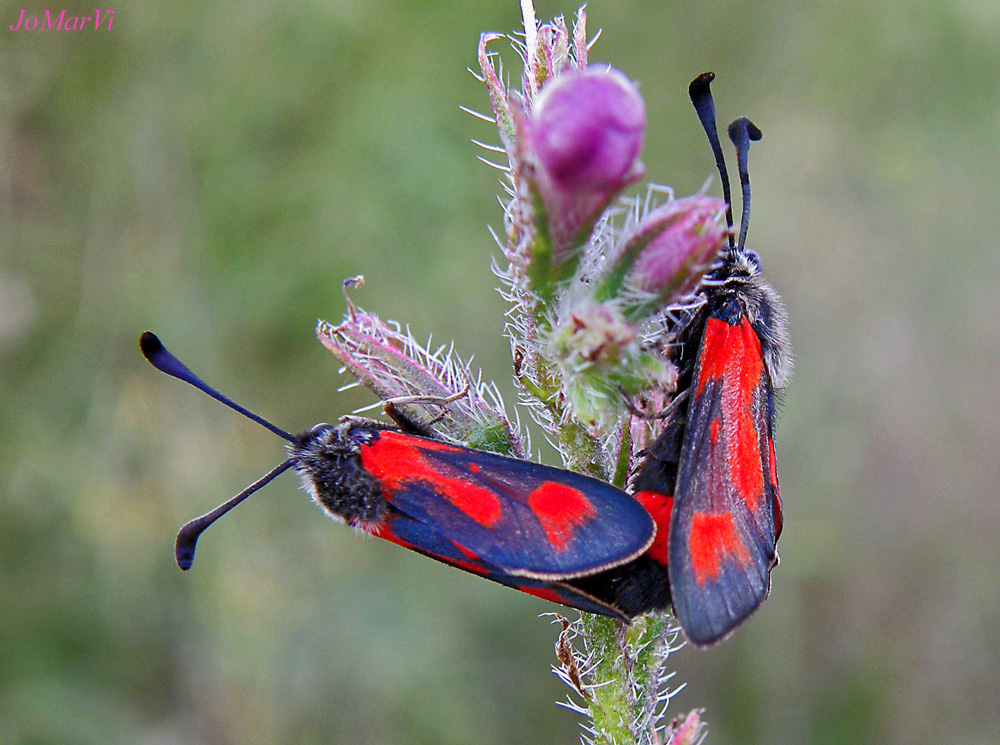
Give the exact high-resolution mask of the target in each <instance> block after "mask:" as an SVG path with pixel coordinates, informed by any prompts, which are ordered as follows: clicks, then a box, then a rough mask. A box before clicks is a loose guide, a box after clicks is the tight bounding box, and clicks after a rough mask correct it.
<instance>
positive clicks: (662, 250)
mask: <svg viewBox="0 0 1000 745" xmlns="http://www.w3.org/2000/svg"><path fill="white" fill-rule="evenodd" d="M725 211H726V203H725V202H723V201H722V200H721V199H715V198H714V197H706V196H704V195H697V196H693V197H688V198H687V199H680V200H677V201H674V202H670V203H668V204H665V205H663V206H662V207H659V208H657V209H655V210H653V211H652V212H650V213H649V214H648V215H646V217H645V219H643V220H642V221H641V222H640V223H639V226H638V229H637V231H636V235H635V236H633V239H635V240H639V241H642V242H645V243H646V245H645V247H644V248H642V250H641V252H640V253H639V255H638V256H637V257H636V260H635V263H634V264H633V265H632V271H631V272H630V273H629V278H628V282H629V284H630V285H632V286H633V287H635V288H637V289H640V290H645V291H646V292H652V293H657V294H663V293H664V291H667V292H670V293H672V294H674V295H684V294H687V293H688V292H691V291H692V290H693V289H694V288H695V287H696V286H697V285H698V282H699V281H700V280H701V277H702V275H703V274H704V273H705V270H706V269H708V267H709V266H711V265H712V262H713V261H714V260H715V257H716V255H717V254H718V253H719V249H720V248H722V244H723V243H724V242H725V240H726V236H727V234H728V229H727V228H726V223H725V222H724V221H723V220H720V219H719V216H720V215H722V214H724V213H725ZM647 241H648V242H647Z"/></svg>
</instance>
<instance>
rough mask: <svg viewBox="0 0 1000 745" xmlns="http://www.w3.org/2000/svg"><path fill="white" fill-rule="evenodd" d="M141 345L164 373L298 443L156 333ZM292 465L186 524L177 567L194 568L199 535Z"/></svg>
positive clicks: (145, 336)
mask: <svg viewBox="0 0 1000 745" xmlns="http://www.w3.org/2000/svg"><path fill="white" fill-rule="evenodd" d="M139 348H140V349H141V350H142V355H143V356H144V357H145V358H146V359H147V360H149V363H150V364H151V365H152V366H153V367H155V368H156V369H157V370H159V371H160V372H163V373H166V374H167V375H170V376H172V377H174V378H177V379H178V380H183V381H184V382H185V383H190V384H191V385H193V386H194V387H195V388H197V389H198V390H199V391H201V392H202V393H207V394H208V395H209V396H211V397H212V398H214V399H215V400H216V401H221V402H222V403H224V404H225V405H226V406H228V407H229V408H230V409H233V410H234V411H238V412H239V413H240V414H242V415H243V416H245V417H247V418H248V419H252V420H253V421H255V422H257V424H259V425H261V426H262V427H266V428H267V429H269V430H271V431H272V432H273V433H274V434H276V435H278V437H283V438H284V439H286V440H288V441H289V442H298V438H297V437H295V436H294V435H291V434H289V433H288V432H286V431H285V430H283V429H281V428H280V427H276V426H275V425H273V424H271V423H270V422H269V421H267V420H266V419H264V417H262V416H258V415H257V414H254V413H253V412H252V411H249V410H248V409H244V408H243V407H242V406H240V405H239V404H238V403H236V402H235V401H233V400H232V399H230V398H228V397H226V396H223V395H222V394H221V393H219V392H218V391H217V390H215V389H214V388H212V387H211V386H210V385H208V384H207V383H205V381H203V380H202V379H201V378H199V377H198V376H197V375H195V374H194V373H193V372H191V371H190V370H189V369H188V367H187V366H186V365H185V364H184V363H183V362H181V361H180V360H179V359H177V358H176V357H174V356H173V355H172V354H171V353H170V352H168V351H167V348H166V347H164V346H163V343H162V342H161V341H160V340H159V339H158V338H157V336H156V334H153V333H151V332H149V331H147V332H145V333H144V334H143V335H142V336H141V337H139ZM292 465H293V463H292V461H291V459H289V460H286V461H284V462H283V463H281V464H280V465H278V466H277V467H275V468H274V469H272V470H271V472H270V473H268V474H266V475H265V476H263V477H261V478H260V479H258V480H257V481H255V482H254V483H253V484H251V485H250V486H248V487H247V488H246V489H244V490H243V491H241V492H240V493H239V494H237V495H236V496H235V497H233V498H232V499H229V500H227V501H225V502H223V503H222V504H220V505H219V506H218V507H216V508H215V509H214V510H212V511H211V512H208V513H206V514H204V515H202V516H201V517H199V518H196V519H194V520H192V521H191V522H189V523H187V524H186V525H184V526H183V527H182V528H181V529H180V531H179V532H178V533H177V541H176V543H175V544H174V557H175V558H176V559H177V566H179V567H180V568H181V569H182V570H184V571H187V570H188V569H190V568H191V564H192V563H193V562H194V551H195V548H196V547H197V544H198V537H199V536H200V535H201V534H202V533H204V532H205V530H206V529H207V528H208V527H209V526H210V525H211V524H212V523H214V522H215V521H216V520H218V519H219V518H220V517H222V516H223V515H225V514H226V513H227V512H229V510H231V509H232V508H233V507H235V506H236V505H238V504H239V503H240V502H242V501H243V500H244V499H246V498H247V497H249V496H250V495H251V494H253V493H254V492H255V491H257V490H258V489H260V488H261V487H262V486H265V485H267V484H269V483H270V482H271V481H273V480H274V479H275V478H276V477H277V476H279V475H280V474H282V473H284V472H285V471H287V470H288V469H289V468H291V466H292Z"/></svg>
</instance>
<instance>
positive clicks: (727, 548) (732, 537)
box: [688, 512, 751, 586]
mask: <svg viewBox="0 0 1000 745" xmlns="http://www.w3.org/2000/svg"><path fill="white" fill-rule="evenodd" d="M688 550H689V552H690V556H691V570H692V571H693V572H694V579H695V581H696V582H697V583H698V584H699V585H701V586H704V584H705V583H706V582H707V581H709V580H716V579H718V577H719V566H720V564H721V562H722V561H723V560H728V559H735V560H736V561H737V562H739V563H740V564H749V563H750V561H751V558H750V553H749V552H748V551H747V548H746V546H744V545H743V541H742V540H741V539H740V537H739V536H738V535H736V528H735V527H734V525H733V516H732V515H730V514H729V513H727V512H723V513H711V512H696V513H694V515H693V516H692V518H691V533H690V535H689V536H688Z"/></svg>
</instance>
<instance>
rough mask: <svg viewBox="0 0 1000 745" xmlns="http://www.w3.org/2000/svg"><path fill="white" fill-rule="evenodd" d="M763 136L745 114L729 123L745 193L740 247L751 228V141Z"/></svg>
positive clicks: (742, 189) (744, 242)
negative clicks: (749, 164) (749, 163)
mask: <svg viewBox="0 0 1000 745" xmlns="http://www.w3.org/2000/svg"><path fill="white" fill-rule="evenodd" d="M763 136H764V135H763V133H762V132H761V131H760V130H759V129H758V128H757V126H756V125H755V124H754V123H753V122H752V121H750V120H749V119H747V118H746V117H745V116H741V117H740V118H739V119H737V120H735V121H734V122H733V123H732V124H730V125H729V139H730V140H732V141H733V144H734V145H735V146H736V165H737V168H739V171H740V190H741V192H742V193H743V210H742V212H741V213H740V242H739V244H738V245H739V247H740V248H743V247H744V246H746V242H747V230H749V229H750V169H749V167H748V165H747V164H748V161H749V158H750V143H751V142H757V141H758V140H759V139H760V138H761V137H763Z"/></svg>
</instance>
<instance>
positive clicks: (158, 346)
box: [139, 331, 297, 442]
mask: <svg viewBox="0 0 1000 745" xmlns="http://www.w3.org/2000/svg"><path fill="white" fill-rule="evenodd" d="M139 349H141V350H142V356H143V357H145V358H146V359H147V360H149V364H151V365H152V366H153V367H155V368H156V369H157V370H159V371H160V372H162V373H166V374H167V375H170V376H172V377H174V378H177V379H178V380H183V381H184V382H185V383H190V384H191V385H193V386H194V387H195V388H197V389H198V390H199V391H201V392H202V393H207V394H208V395H209V396H211V397H212V398H214V399H215V400H216V401H221V402H222V403H224V404H225V405H226V406H228V407H229V408H230V409H233V410H234V411H238V412H239V413H241V414H242V415H243V416H245V417H246V418H247V419H252V420H253V421H255V422H257V424H259V425H261V426H262V427H266V428H267V429H269V430H271V431H272V432H274V434H276V435H277V436H278V437H283V438H284V439H286V440H288V441H289V442H296V440H297V438H296V437H295V436H294V435H290V434H289V433H288V432H285V430H283V429H281V428H280V427H276V426H275V425H273V424H271V423H270V422H269V421H267V420H266V419H265V418H264V417H262V416H258V415H257V414H254V413H253V412H252V411H249V410H248V409H244V408H243V407H242V406H240V405H239V404H238V403H236V402H235V401H233V400H232V399H230V398H227V397H226V396H223V395H222V394H221V393H219V392H218V391H217V390H215V389H214V388H212V387H211V386H210V385H208V384H207V383H205V381H203V380H202V379H201V378H199V377H198V376H197V375H195V374H194V373H193V372H191V371H190V370H189V369H188V368H187V366H186V365H185V364H184V363H183V362H181V361H180V360H179V359H177V358H176V357H174V356H173V355H172V354H170V352H168V351H167V348H166V347H165V346H163V342H161V341H160V340H159V338H157V336H156V334H154V333H153V332H151V331H146V332H145V333H143V335H142V336H140V337H139Z"/></svg>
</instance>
